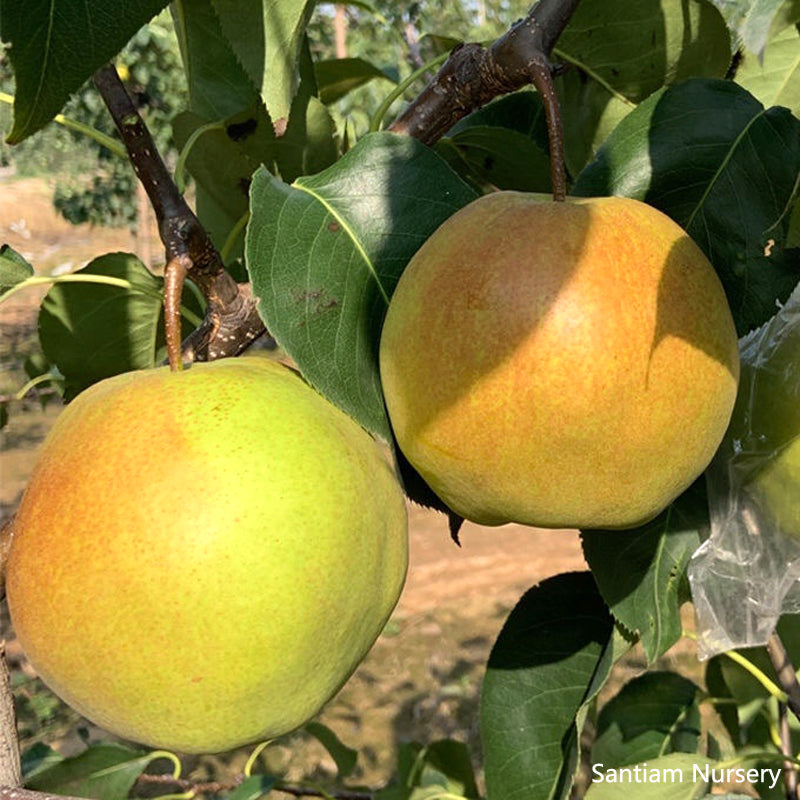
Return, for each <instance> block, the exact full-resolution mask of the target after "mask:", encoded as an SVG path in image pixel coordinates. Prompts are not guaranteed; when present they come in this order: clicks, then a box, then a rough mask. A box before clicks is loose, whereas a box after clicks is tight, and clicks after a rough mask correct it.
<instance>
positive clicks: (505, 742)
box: [481, 572, 614, 800]
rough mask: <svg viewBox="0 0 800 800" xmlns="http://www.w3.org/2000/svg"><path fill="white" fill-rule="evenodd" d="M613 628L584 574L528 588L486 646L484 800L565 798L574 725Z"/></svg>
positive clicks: (574, 739)
mask: <svg viewBox="0 0 800 800" xmlns="http://www.w3.org/2000/svg"><path fill="white" fill-rule="evenodd" d="M613 630H614V626H613V622H612V619H611V617H610V615H609V614H608V610H607V609H606V607H605V605H604V603H603V600H602V598H601V597H600V595H599V594H598V592H597V587H596V586H595V583H594V581H593V579H592V576H591V574H590V573H588V572H584V573H572V574H566V575H558V576H556V577H554V578H550V579H548V580H546V581H544V582H543V583H542V584H540V585H539V586H537V587H536V588H534V589H531V590H530V591H528V592H527V593H526V594H525V595H524V596H523V597H522V599H521V600H520V601H519V603H518V604H517V606H516V607H515V608H514V610H513V611H512V612H511V614H510V616H509V617H508V619H507V620H506V623H505V625H504V626H503V629H502V631H501V632H500V636H499V637H498V639H497V641H496V642H495V645H494V647H493V648H492V652H491V655H490V657H489V663H488V666H487V670H486V677H485V679H484V683H483V690H482V697H481V736H482V741H483V749H484V758H485V765H486V788H487V793H488V798H489V800H539V798H542V800H545V798H547V799H548V800H549V799H550V798H560V797H564V796H565V795H566V794H568V793H569V787H570V785H571V783H572V777H573V773H574V769H575V763H576V754H577V737H578V733H579V731H578V730H577V727H578V726H577V724H576V720H577V717H578V715H579V713H580V711H581V708H582V706H583V704H584V703H585V702H586V701H587V700H588V699H589V696H590V695H591V693H592V692H593V691H596V690H597V689H598V688H599V687H598V686H597V684H596V683H595V681H594V678H595V675H596V673H598V671H602V672H603V673H605V672H606V670H605V669H604V668H603V666H604V664H605V666H606V667H607V666H608V662H609V661H610V658H609V656H608V653H609V644H610V642H611V640H612V638H613V637H612V634H613Z"/></svg>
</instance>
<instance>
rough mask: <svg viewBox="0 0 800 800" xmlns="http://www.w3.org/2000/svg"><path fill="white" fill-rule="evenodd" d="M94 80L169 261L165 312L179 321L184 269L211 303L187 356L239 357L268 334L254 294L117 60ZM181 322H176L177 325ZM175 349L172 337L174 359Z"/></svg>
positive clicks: (185, 346)
mask: <svg viewBox="0 0 800 800" xmlns="http://www.w3.org/2000/svg"><path fill="white" fill-rule="evenodd" d="M93 81H94V84H95V86H96V87H97V89H98V91H99V92H100V94H101V96H102V97H103V100H104V102H105V104H106V106H107V107H108V110H109V112H110V114H111V117H112V119H113V120H114V124H115V125H116V126H117V130H118V131H119V135H120V137H121V138H122V141H123V143H124V145H125V148H126V150H127V151H128V157H129V159H130V161H131V164H132V165H133V169H134V171H135V172H136V176H137V178H138V179H139V181H140V182H141V184H142V186H144V189H145V191H146V192H147V196H148V198H149V199H150V203H151V205H152V206H153V210H154V211H155V214H156V219H157V220H158V229H159V234H160V236H161V241H162V242H163V243H164V248H165V250H166V261H167V270H166V271H167V275H166V280H167V283H168V284H170V285H171V287H172V296H173V303H171V304H170V305H169V307H168V308H167V310H166V313H167V316H172V317H173V321H174V319H176V318H177V317H176V314H177V311H176V309H175V308H174V299H175V295H176V292H177V298H178V299H179V298H180V290H179V289H180V284H181V281H182V278H183V275H184V272H185V274H186V275H188V277H190V278H191V280H192V281H194V282H195V283H196V284H197V285H198V286H199V287H200V290H201V291H202V292H203V294H204V295H205V297H206V300H207V301H208V308H207V311H206V317H205V319H204V320H203V323H202V324H201V325H200V327H199V328H198V329H197V330H196V331H194V332H193V333H192V334H191V335H190V336H189V337H188V339H187V340H186V341H185V342H184V343H183V358H185V359H186V360H189V361H192V360H195V359H197V360H199V361H206V360H212V359H215V358H223V357H225V356H232V355H238V354H239V353H240V352H242V351H243V350H244V349H245V348H247V347H248V346H249V345H250V344H251V343H252V342H253V341H254V340H255V339H257V338H258V337H259V336H261V335H262V334H263V333H264V332H265V328H264V323H263V322H262V321H261V318H260V317H259V316H258V312H257V311H256V302H255V299H254V298H253V296H252V294H250V293H249V292H246V291H244V290H243V289H242V288H241V287H240V286H239V284H237V283H236V281H235V280H234V279H233V278H232V277H231V275H230V274H229V273H228V272H227V271H226V270H225V267H224V265H223V263H222V259H221V258H220V255H219V253H218V252H217V249H216V247H214V244H213V243H212V241H211V239H210V237H209V236H208V234H207V233H206V230H205V228H203V226H202V225H201V224H200V221H199V220H198V219H197V217H196V216H195V214H194V212H193V211H192V210H191V208H190V207H189V204H188V203H187V202H186V200H185V199H184V198H183V195H181V193H180V192H179V191H178V188H177V186H176V185H175V182H174V181H173V179H172V176H171V175H170V173H169V170H168V169H167V167H166V165H165V164H164V161H163V160H162V158H161V156H160V154H159V152H158V149H157V148H156V145H155V142H154V141H153V137H152V136H151V135H150V131H149V130H148V129H147V126H146V125H145V123H144V120H143V119H142V117H141V115H140V114H139V112H138V110H137V108H136V106H135V105H134V103H133V101H132V100H131V98H130V96H129V95H128V92H127V91H126V90H125V87H124V85H123V84H122V81H121V80H120V77H119V75H118V74H117V70H116V68H115V67H114V65H113V64H107V65H106V66H104V67H101V68H100V69H99V70H98V71H97V72H96V73H95V75H94V77H93ZM178 324H179V323H176V326H177V325H178ZM179 360H180V356H179V355H178V354H177V353H175V347H174V339H173V345H172V347H171V352H170V363H171V364H173V365H175V364H176V363H177V362H178V361H179Z"/></svg>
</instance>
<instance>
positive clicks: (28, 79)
mask: <svg viewBox="0 0 800 800" xmlns="http://www.w3.org/2000/svg"><path fill="white" fill-rule="evenodd" d="M166 5H167V3H166V2H165V0H129V1H128V2H125V3H120V4H115V5H114V6H113V7H112V6H109V4H108V3H107V2H106V1H105V0H83V2H80V3H57V2H56V0H30V2H24V3H20V2H17V0H0V37H1V38H2V39H3V41H4V42H7V43H9V44H10V45H11V49H10V50H9V52H8V55H9V57H10V59H11V64H12V65H13V67H14V76H15V79H16V93H15V97H14V126H13V128H12V130H11V133H10V134H9V135H8V139H7V141H8V142H9V144H17V143H19V142H21V141H22V140H23V139H25V138H26V137H28V136H30V135H31V134H32V133H36V131H38V130H39V129H40V128H42V127H43V126H44V125H46V124H47V123H48V122H50V120H51V119H53V117H54V116H55V115H56V114H57V113H58V112H59V111H60V110H61V107H62V106H63V105H64V103H65V102H66V101H67V99H68V98H69V96H70V95H71V94H72V93H73V92H75V91H77V90H78V89H79V88H80V87H81V86H82V85H83V84H84V83H85V82H86V81H87V80H88V78H90V77H91V75H92V74H93V73H94V72H95V71H96V70H97V69H99V68H100V67H101V66H103V64H105V63H106V62H107V61H109V60H111V59H112V58H113V57H114V56H115V55H116V54H117V53H118V52H119V51H120V50H121V49H122V48H123V47H124V46H125V44H126V43H127V41H128V40H129V39H130V38H131V37H132V36H133V35H134V34H135V33H136V31H137V30H139V28H141V27H142V25H144V24H145V23H146V22H148V21H149V20H150V19H151V18H152V17H154V16H155V15H156V14H157V13H158V12H159V11H161V10H162V9H163V8H165V7H166Z"/></svg>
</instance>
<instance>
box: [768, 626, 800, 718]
mask: <svg viewBox="0 0 800 800" xmlns="http://www.w3.org/2000/svg"><path fill="white" fill-rule="evenodd" d="M767 652H768V653H769V657H770V660H771V661H772V666H773V667H774V668H775V673H776V675H777V676H778V683H779V684H780V687H781V689H783V691H784V692H786V695H787V697H788V699H787V701H786V705H787V706H788V707H789V710H790V711H791V712H792V713H793V714H794V715H795V716H796V717H797V718H798V719H799V720H800V683H798V681H797V673H796V672H795V669H794V666H793V665H792V662H791V659H790V658H789V654H788V653H787V652H786V648H785V647H784V646H783V642H782V641H781V638H780V636H778V634H777V632H775V633H773V634H772V636H770V637H769V641H768V642H767Z"/></svg>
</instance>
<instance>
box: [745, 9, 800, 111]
mask: <svg viewBox="0 0 800 800" xmlns="http://www.w3.org/2000/svg"><path fill="white" fill-rule="evenodd" d="M736 83H738V84H739V85H740V86H742V87H744V88H745V89H747V91H749V92H750V93H751V94H752V95H753V96H754V97H756V98H757V99H758V100H760V101H761V102H762V103H763V104H764V105H765V106H767V107H769V106H785V107H786V108H788V109H790V110H791V112H792V113H793V114H794V115H795V116H800V32H798V30H797V28H796V27H794V26H793V25H792V26H789V27H787V28H784V29H783V30H782V31H780V32H779V33H778V34H777V35H776V36H775V37H773V38H772V39H770V41H769V42H768V43H767V47H766V49H765V50H764V53H763V56H762V57H760V58H759V56H757V55H755V54H754V53H745V54H744V56H743V58H742V61H741V62H740V64H739V67H738V68H737V70H736Z"/></svg>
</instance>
